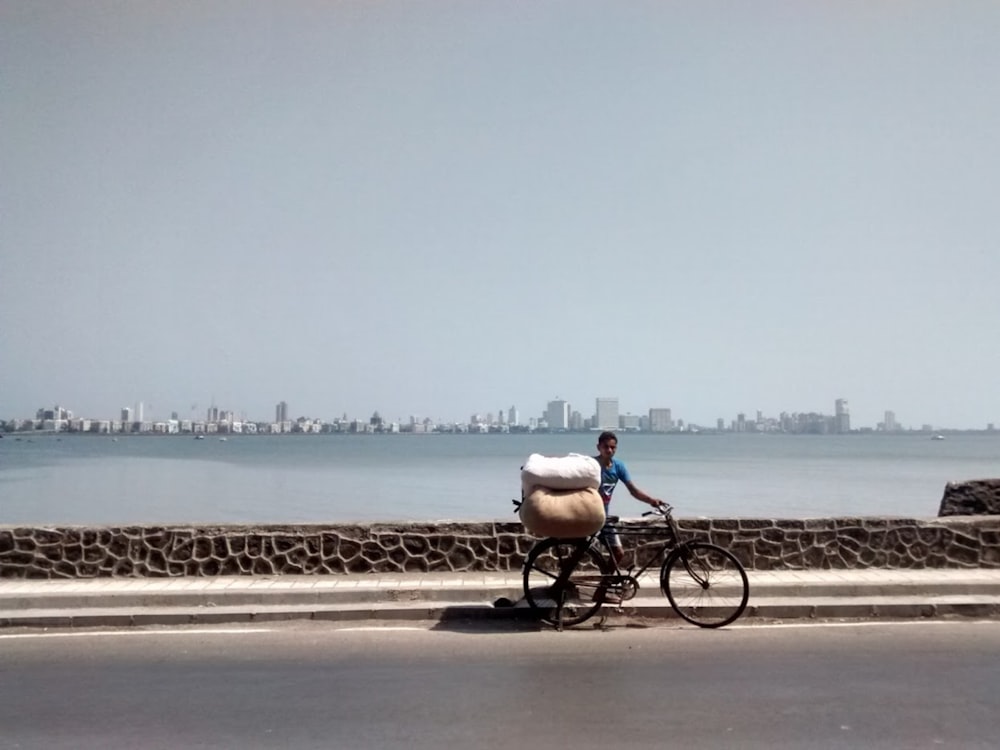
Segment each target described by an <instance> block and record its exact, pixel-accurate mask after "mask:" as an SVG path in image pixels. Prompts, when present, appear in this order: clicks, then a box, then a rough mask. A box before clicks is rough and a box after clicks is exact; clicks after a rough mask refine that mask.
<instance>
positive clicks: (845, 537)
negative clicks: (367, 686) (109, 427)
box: [0, 516, 1000, 578]
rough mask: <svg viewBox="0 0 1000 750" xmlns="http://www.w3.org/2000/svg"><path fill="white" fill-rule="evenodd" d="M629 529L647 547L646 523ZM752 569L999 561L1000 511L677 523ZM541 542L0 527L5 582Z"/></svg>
mask: <svg viewBox="0 0 1000 750" xmlns="http://www.w3.org/2000/svg"><path fill="white" fill-rule="evenodd" d="M634 523H635V524H636V526H637V527H639V529H640V530H641V531H644V532H649V533H643V534H639V535H624V536H623V541H624V543H625V546H626V548H631V549H636V548H637V549H638V550H639V551H640V556H642V555H643V552H647V553H648V552H649V551H650V549H651V547H653V544H654V542H655V539H656V538H657V537H656V535H655V533H653V530H652V526H651V524H649V523H643V522H634ZM679 523H680V527H681V531H682V534H683V535H684V536H685V537H696V538H701V539H705V540H708V541H712V542H715V543H717V544H720V545H722V546H724V547H727V548H729V549H731V550H732V551H733V552H734V553H735V554H736V555H737V556H738V557H739V558H740V560H741V561H742V562H743V563H744V564H745V565H746V566H747V567H748V568H750V569H757V570H775V569H803V568H840V569H844V568H868V567H874V568H943V567H989V568H1000V517H998V516H984V517H969V516H963V517H953V518H948V519H925V520H919V519H918V520H915V519H902V518H832V519H831V518H827V519H807V520H766V519H698V520H693V519H690V520H684V519H681V520H680V521H679ZM537 541H538V540H537V538H535V537H532V536H529V535H527V534H525V533H524V529H523V527H522V526H521V524H520V523H517V522H512V523H501V522H487V523H450V522H445V523H435V524H428V523H424V524H418V523H411V524H403V523H398V524H364V525H359V524H355V525H332V526H318V525H297V526H218V527H157V526H127V527H107V528H82V527H62V528H24V527H11V526H0V577H2V578H93V577H101V576H116V577H170V576H217V575H288V574H291V575H303V574H306V575H314V574H315V575H329V574H344V573H386V572H418V571H455V572H474V571H514V570H519V569H520V568H521V567H522V565H523V563H524V558H525V556H526V555H527V553H528V551H529V550H530V549H531V547H532V545H533V544H535V543H536V542H537Z"/></svg>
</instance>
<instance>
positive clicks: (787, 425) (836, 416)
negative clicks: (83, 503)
mask: <svg viewBox="0 0 1000 750" xmlns="http://www.w3.org/2000/svg"><path fill="white" fill-rule="evenodd" d="M619 401H620V400H619V398H618V397H616V396H602V397H597V398H595V399H594V406H593V409H592V411H591V413H590V414H585V413H584V412H583V411H581V410H580V409H579V408H576V407H574V405H573V404H572V403H571V402H569V401H566V400H564V399H560V398H556V399H552V400H550V401H548V402H546V403H545V405H544V406H543V407H542V408H540V409H538V410H537V411H535V412H534V414H531V415H530V416H528V417H527V418H525V419H523V420H522V417H521V415H522V414H525V413H529V412H524V411H522V410H521V409H520V408H519V407H518V406H517V405H516V404H512V405H510V406H509V407H501V408H498V409H496V410H495V411H492V410H491V411H483V412H474V413H472V414H470V415H468V416H467V417H466V418H455V419H442V418H438V417H431V416H425V415H416V414H410V415H408V416H406V417H400V416H397V417H391V416H386V415H384V414H382V413H381V412H380V411H379V410H378V409H374V410H373V411H372V412H371V413H370V414H367V415H366V414H350V413H348V412H346V411H345V412H342V413H341V414H339V415H318V414H308V413H302V414H300V413H298V412H296V411H295V410H294V409H292V408H291V407H290V406H289V403H288V402H287V401H285V400H282V401H278V402H276V403H275V405H274V419H273V420H269V419H262V418H260V417H259V416H254V415H251V414H248V413H247V412H245V411H242V410H238V409H236V410H233V409H225V408H221V407H219V406H217V405H216V404H215V403H214V402H213V403H212V404H211V405H210V406H209V407H207V409H206V410H205V412H204V413H203V414H196V413H194V412H195V410H196V408H197V404H193V405H192V406H191V413H188V414H182V413H181V412H180V411H178V410H169V411H168V412H167V413H166V414H160V413H155V412H153V410H152V409H151V406H150V405H148V404H146V403H145V402H143V401H137V402H135V404H134V406H126V407H122V408H121V409H120V410H119V411H118V413H117V415H116V417H109V416H104V415H95V414H86V415H81V414H78V413H76V412H75V411H73V410H72V408H67V407H63V406H61V405H60V404H56V405H55V406H54V407H51V408H50V407H39V408H38V409H36V410H34V412H33V414H32V415H31V416H28V415H5V414H3V413H0V423H6V422H17V421H23V420H29V419H34V420H44V419H50V420H51V419H55V420H60V419H62V420H67V419H86V420H87V421H88V422H94V421H114V420H117V421H118V422H121V423H127V424H133V423H134V424H138V423H143V422H150V423H152V422H162V421H169V420H173V421H179V422H180V421H183V422H189V423H191V422H200V423H219V422H229V423H233V422H241V423H243V422H245V423H254V424H269V423H270V424H274V423H277V424H282V423H288V424H291V423H293V422H295V421H298V420H305V421H308V422H310V423H316V424H331V423H350V422H364V423H369V422H370V423H372V424H374V423H375V422H376V421H378V422H379V423H383V422H384V423H385V424H394V425H412V424H415V423H422V424H426V425H435V426H437V425H465V426H470V425H472V426H474V425H485V426H495V425H500V426H503V425H509V426H517V427H529V428H531V429H547V430H554V431H562V430H565V431H581V430H601V429H607V430H618V429H633V430H641V431H650V432H671V431H675V430H686V429H692V428H695V429H699V430H715V431H726V432H751V431H785V432H788V431H809V430H808V429H802V425H803V424H804V422H803V420H813V422H814V423H816V424H818V423H819V422H820V421H822V422H823V424H824V427H823V431H824V432H831V433H848V432H851V431H859V430H873V431H883V432H894V431H906V430H923V431H927V430H991V431H992V430H993V429H994V424H995V422H994V421H993V420H985V421H984V422H983V423H982V424H981V425H940V424H933V423H930V422H924V421H919V420H916V421H914V422H912V423H907V422H905V420H904V421H900V420H899V419H898V418H897V416H896V413H895V412H894V411H892V410H886V411H884V412H883V419H882V420H881V421H879V422H877V423H875V424H863V423H858V422H852V420H851V413H850V405H849V401H848V399H844V398H837V399H833V400H832V406H833V409H832V411H831V412H826V411H824V410H822V409H810V410H801V411H793V410H782V411H780V412H778V413H777V414H767V413H765V412H763V411H762V410H756V411H755V412H753V413H752V416H748V413H747V412H738V413H737V414H735V415H732V416H731V417H728V418H727V417H723V416H720V417H717V418H715V419H714V420H711V421H696V420H686V419H684V417H683V416H675V415H677V412H676V410H675V409H673V408H672V407H665V406H650V407H648V408H647V409H645V410H643V411H641V412H638V413H633V412H632V411H624V412H622V411H621V410H620V408H619ZM60 414H61V415H62V416H59V415H60ZM529 414H530V413H529ZM796 423H798V425H799V429H795V428H794V425H795V424H796Z"/></svg>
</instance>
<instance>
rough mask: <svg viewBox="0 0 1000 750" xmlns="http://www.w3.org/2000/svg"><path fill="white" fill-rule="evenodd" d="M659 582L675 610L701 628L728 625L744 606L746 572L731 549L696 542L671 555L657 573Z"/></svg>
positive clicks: (747, 590) (746, 594) (746, 585)
mask: <svg viewBox="0 0 1000 750" xmlns="http://www.w3.org/2000/svg"><path fill="white" fill-rule="evenodd" d="M660 585H661V587H662V588H663V593H664V594H666V596H667V599H669V600H670V604H671V605H672V606H673V608H674V610H675V611H676V612H677V614H678V615H680V616H681V617H682V618H684V619H685V620H687V621H688V622H691V623H694V624H695V625H699V626H701V627H707V628H717V627H721V626H723V625H727V624H729V623H730V622H732V621H733V620H735V619H736V618H737V617H739V616H740V615H741V614H743V610H744V609H745V608H746V605H747V600H748V597H749V583H748V581H747V577H746V571H744V570H743V566H742V565H740V563H739V561H738V560H737V559H736V558H735V556H733V554H732V553H731V552H729V551H728V550H725V549H723V548H721V547H716V546H715V545H711V544H706V543H703V542H695V543H692V544H690V545H687V546H686V547H684V548H682V549H680V550H678V551H677V553H675V554H673V555H671V557H670V558H668V559H667V562H666V563H664V565H663V568H662V570H661V572H660Z"/></svg>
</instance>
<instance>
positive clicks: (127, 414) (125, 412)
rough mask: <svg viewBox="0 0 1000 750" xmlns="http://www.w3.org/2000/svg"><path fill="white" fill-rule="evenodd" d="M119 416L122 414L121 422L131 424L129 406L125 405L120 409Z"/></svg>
mask: <svg viewBox="0 0 1000 750" xmlns="http://www.w3.org/2000/svg"><path fill="white" fill-rule="evenodd" d="M121 416H122V422H126V423H128V424H132V410H131V409H130V408H128V407H127V406H126V407H125V408H124V409H122V414H121Z"/></svg>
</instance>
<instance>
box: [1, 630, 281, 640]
mask: <svg viewBox="0 0 1000 750" xmlns="http://www.w3.org/2000/svg"><path fill="white" fill-rule="evenodd" d="M271 632H273V629H272V628H247V629H239V630H237V629H234V628H227V629H220V630H204V629H200V630H98V631H84V632H59V633H9V634H0V640H16V639H18V638H105V637H110V636H114V637H115V638H119V637H121V636H123V635H249V634H251V633H271Z"/></svg>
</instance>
